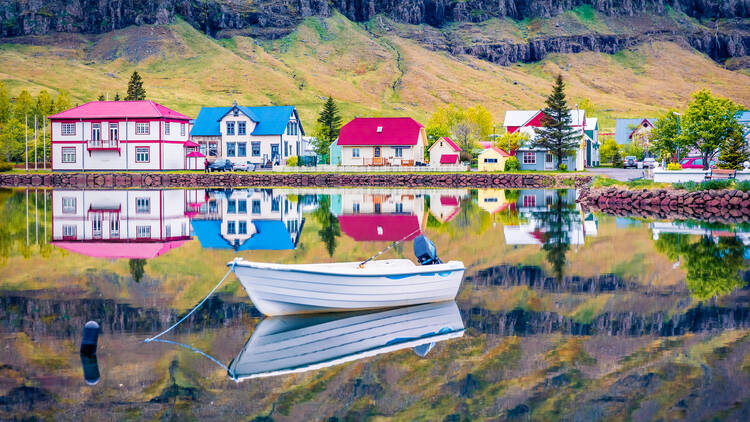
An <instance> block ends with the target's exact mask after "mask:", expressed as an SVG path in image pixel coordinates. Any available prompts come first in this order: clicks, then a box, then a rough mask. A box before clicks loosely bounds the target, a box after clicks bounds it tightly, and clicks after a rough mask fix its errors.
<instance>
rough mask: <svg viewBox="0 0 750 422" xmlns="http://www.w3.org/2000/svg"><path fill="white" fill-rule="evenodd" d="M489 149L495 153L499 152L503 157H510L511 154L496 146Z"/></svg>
mask: <svg viewBox="0 0 750 422" xmlns="http://www.w3.org/2000/svg"><path fill="white" fill-rule="evenodd" d="M490 149H491V150H493V151H495V152H496V153H498V154H500V155H501V156H503V157H512V156H513V155H512V154H508V153H507V152H506V151H505V150H504V149H502V148H498V147H492V148H490Z"/></svg>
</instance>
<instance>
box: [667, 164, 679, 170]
mask: <svg viewBox="0 0 750 422" xmlns="http://www.w3.org/2000/svg"><path fill="white" fill-rule="evenodd" d="M667 170H682V165H681V164H680V163H669V164H667Z"/></svg>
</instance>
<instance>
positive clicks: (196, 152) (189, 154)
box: [186, 151, 205, 158]
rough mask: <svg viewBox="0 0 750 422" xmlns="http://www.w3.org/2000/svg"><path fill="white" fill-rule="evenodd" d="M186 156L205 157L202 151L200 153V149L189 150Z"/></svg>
mask: <svg viewBox="0 0 750 422" xmlns="http://www.w3.org/2000/svg"><path fill="white" fill-rule="evenodd" d="M186 157H188V158H192V157H205V155H203V153H201V152H200V151H190V152H188V153H187V155H186Z"/></svg>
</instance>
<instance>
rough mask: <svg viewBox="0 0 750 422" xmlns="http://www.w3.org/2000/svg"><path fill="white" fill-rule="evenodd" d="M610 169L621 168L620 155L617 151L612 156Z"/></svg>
mask: <svg viewBox="0 0 750 422" xmlns="http://www.w3.org/2000/svg"><path fill="white" fill-rule="evenodd" d="M612 167H622V155H621V154H620V150H619V149H618V150H615V153H614V154H613V155H612Z"/></svg>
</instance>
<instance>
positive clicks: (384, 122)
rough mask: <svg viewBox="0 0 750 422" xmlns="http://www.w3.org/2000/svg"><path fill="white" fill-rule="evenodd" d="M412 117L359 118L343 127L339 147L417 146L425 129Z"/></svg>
mask: <svg viewBox="0 0 750 422" xmlns="http://www.w3.org/2000/svg"><path fill="white" fill-rule="evenodd" d="M423 127H424V126H422V125H421V124H419V123H417V121H416V120H414V119H412V118H411V117H357V118H356V119H354V120H352V121H351V122H349V123H347V124H345V125H344V126H342V127H341V132H340V133H339V140H338V142H337V143H338V145H416V144H417V142H418V141H419V133H420V130H421V129H422V128H423Z"/></svg>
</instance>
